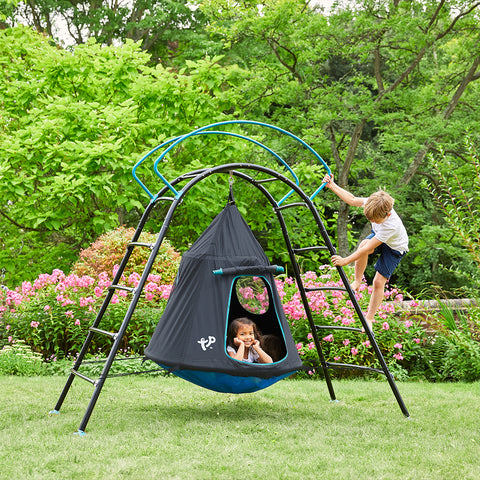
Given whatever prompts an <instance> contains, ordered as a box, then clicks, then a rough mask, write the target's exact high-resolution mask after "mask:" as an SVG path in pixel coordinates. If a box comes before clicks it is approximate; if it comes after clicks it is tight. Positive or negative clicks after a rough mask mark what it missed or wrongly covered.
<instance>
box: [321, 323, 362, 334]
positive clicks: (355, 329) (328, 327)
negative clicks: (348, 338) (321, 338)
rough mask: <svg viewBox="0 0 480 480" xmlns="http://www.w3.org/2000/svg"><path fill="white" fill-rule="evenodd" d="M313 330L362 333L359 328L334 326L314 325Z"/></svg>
mask: <svg viewBox="0 0 480 480" xmlns="http://www.w3.org/2000/svg"><path fill="white" fill-rule="evenodd" d="M315 329H316V330H317V331H318V330H347V331H349V332H360V333H362V332H363V330H362V329H361V328H356V327H339V326H336V325H315Z"/></svg>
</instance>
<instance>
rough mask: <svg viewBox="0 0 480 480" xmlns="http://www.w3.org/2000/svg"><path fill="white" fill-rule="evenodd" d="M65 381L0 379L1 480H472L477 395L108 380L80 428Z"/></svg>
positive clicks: (412, 388) (80, 397)
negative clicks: (212, 387)
mask: <svg viewBox="0 0 480 480" xmlns="http://www.w3.org/2000/svg"><path fill="white" fill-rule="evenodd" d="M65 381H66V377H65V378H63V377H33V378H22V377H0V392H1V393H0V478H1V479H2V480H3V479H5V480H7V479H8V480H16V479H21V480H27V479H28V480H36V479H49V480H50V479H51V480H61V479H79V480H83V479H85V480H94V479H102V480H104V479H139V480H149V479H157V480H161V479H229V480H231V479H233V480H236V479H269V480H270V479H275V480H276V479H301V480H304V479H327V480H330V479H332V480H333V479H340V480H345V479H360V480H361V479H389V480H392V479H402V480H405V479H415V480H421V479H428V480H431V479H435V480H439V479H445V480H447V479H448V480H457V479H461V480H463V479H472V480H473V479H475V480H478V478H480V383H474V384H458V383H455V384H454V383H450V384H428V383H401V384H399V389H400V392H401V394H402V396H403V399H404V401H405V403H406V405H407V408H408V409H409V411H410V414H411V418H410V419H405V418H404V416H403V415H402V413H401V411H400V409H399V408H398V405H397V402H396V400H395V398H394V396H393V394H392V392H391V390H390V387H389V386H388V383H387V382H386V381H336V382H334V387H335V391H336V393H337V397H338V398H339V400H340V401H339V402H338V403H336V402H330V401H329V396H328V392H327V388H326V385H325V383H324V382H322V381H316V382H315V381H309V380H284V381H281V382H279V383H277V384H275V385H274V386H272V387H270V388H267V389H265V390H262V391H260V392H257V393H253V394H244V395H227V394H221V393H215V392H211V391H208V390H204V389H202V388H200V387H197V386H195V385H191V384H190V383H188V382H185V381H183V380H180V379H177V378H170V377H169V378H164V377H158V378H155V377H137V376H133V377H122V378H114V379H109V380H108V381H107V382H106V384H105V387H104V388H103V391H102V393H101V395H100V398H99V401H98V403H97V405H96V407H95V410H94V412H93V414H92V417H91V419H90V422H89V424H88V427H87V435H85V436H83V437H81V436H78V435H74V434H73V433H74V432H75V431H76V430H77V429H78V426H79V424H80V421H81V420H82V417H83V415H84V413H85V409H86V407H87V404H88V401H89V399H90V396H91V393H92V389H93V387H92V386H91V385H90V384H88V383H87V382H84V381H82V380H80V379H76V380H75V381H74V383H73V386H72V388H71V389H70V392H69V394H68V396H67V398H66V400H65V402H64V404H63V407H62V409H61V412H60V414H59V415H54V416H49V415H48V411H49V410H51V409H53V408H54V406H55V403H56V401H57V399H58V396H59V394H60V392H61V390H62V388H63V385H64V384H65Z"/></svg>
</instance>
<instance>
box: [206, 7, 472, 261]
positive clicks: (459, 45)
mask: <svg viewBox="0 0 480 480" xmlns="http://www.w3.org/2000/svg"><path fill="white" fill-rule="evenodd" d="M204 5H205V7H203V8H204V10H205V11H206V12H208V14H209V15H210V16H211V18H212V25H211V28H212V29H213V30H214V31H215V32H216V33H217V34H223V35H224V36H225V38H226V40H227V41H228V42H227V44H232V45H234V44H237V45H238V47H237V48H241V45H247V46H249V45H250V44H252V43H253V42H256V43H257V47H256V49H253V50H252V55H251V56H250V57H249V62H248V68H249V70H250V71H251V72H252V75H251V77H250V79H249V81H248V82H245V84H244V85H243V86H242V88H243V91H245V92H248V95H245V96H244V97H243V102H241V101H240V102H239V103H238V109H239V110H241V111H242V112H243V114H251V113H253V114H254V115H267V116H268V117H269V118H271V119H273V120H274V123H275V122H276V123H278V124H280V125H282V126H284V127H285V128H286V129H288V130H291V131H294V132H299V133H301V135H302V137H303V138H304V139H306V140H307V141H309V142H310V143H311V144H312V145H313V146H314V147H316V149H317V150H318V151H319V152H320V153H321V154H322V155H324V156H325V158H327V159H328V160H329V161H331V162H333V164H334V169H335V173H336V177H337V181H338V182H339V184H340V185H341V186H343V187H346V188H351V187H355V188H356V193H357V194H360V195H361V194H364V195H367V194H369V193H370V191H371V189H372V188H376V187H378V183H380V182H382V183H380V185H382V184H383V185H384V186H385V187H387V189H390V190H394V191H395V190H398V191H397V192H396V196H399V201H400V202H402V201H404V199H403V198H402V194H403V193H406V192H407V189H406V186H407V185H408V184H409V183H410V181H411V180H412V178H413V176H414V175H415V173H416V172H417V171H418V168H419V167H420V166H421V165H422V164H423V161H424V158H425V153H426V152H427V151H428V150H429V149H431V148H433V147H434V146H435V145H436V144H438V143H440V142H446V141H448V142H450V143H451V144H452V145H453V144H454V140H455V135H456V134H458V129H459V123H458V121H459V119H460V118H462V119H465V118H466V117H467V118H468V121H470V122H473V123H475V122H476V119H474V118H472V116H471V115H470V114H469V113H468V112H466V110H468V109H464V108H463V106H461V104H460V98H463V97H464V96H467V94H468V93H469V92H468V91H467V90H468V88H469V87H470V85H471V84H472V82H474V81H475V80H477V79H478V78H479V74H478V65H479V62H480V56H479V55H478V49H477V48H476V46H477V42H478V31H479V30H478V24H477V22H476V17H475V15H476V13H477V11H478V8H479V5H480V3H479V2H465V1H455V2H445V1H442V2H437V1H424V2H409V1H398V0H397V1H383V2H373V1H371V0H363V1H354V2H353V1H349V2H341V1H340V2H335V4H334V5H333V7H332V9H331V11H330V13H329V15H328V17H327V16H325V15H324V14H323V13H322V12H321V11H319V10H318V9H316V8H310V6H309V4H308V2H304V1H300V0H288V1H275V0H273V1H265V2H261V3H259V2H254V3H243V4H235V5H233V4H231V3H230V2H226V1H223V0H208V1H206V2H204ZM259 11H260V12H261V14H260V15H259ZM258 45H261V46H262V47H263V48H260V47H259V46H258ZM470 98H471V97H469V99H470ZM459 109H460V110H461V111H460V112H458V110H459ZM419 125H422V128H421V129H420V128H418V126H419ZM456 148H459V147H458V145H457V146H456ZM374 178H375V181H372V180H373V179H374ZM375 184H377V186H376V187H375V186H374V185H375ZM349 214H350V212H349V209H348V206H346V205H344V204H341V205H340V206H339V210H338V217H337V219H338V220H337V234H338V246H339V250H340V252H342V253H346V252H347V251H348V248H349V241H348V240H349V235H348V224H349V222H351V218H350V217H349Z"/></svg>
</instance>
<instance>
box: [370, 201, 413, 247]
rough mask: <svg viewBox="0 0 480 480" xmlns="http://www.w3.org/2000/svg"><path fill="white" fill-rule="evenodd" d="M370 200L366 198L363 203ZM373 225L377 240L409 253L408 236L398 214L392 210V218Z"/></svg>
mask: <svg viewBox="0 0 480 480" xmlns="http://www.w3.org/2000/svg"><path fill="white" fill-rule="evenodd" d="M367 200H368V199H367V198H365V199H364V200H363V203H364V204H365V202H366V201H367ZM371 224H372V230H373V233H375V238H376V239H377V240H380V241H381V242H382V243H386V244H387V245H388V246H389V247H390V248H391V249H393V250H396V251H397V252H400V253H401V254H404V253H406V252H408V234H407V231H406V230H405V227H404V225H403V223H402V220H401V218H400V217H399V216H398V215H397V212H395V210H394V209H393V208H392V211H391V212H390V216H389V217H388V218H387V219H386V220H385V221H384V222H383V223H374V222H371Z"/></svg>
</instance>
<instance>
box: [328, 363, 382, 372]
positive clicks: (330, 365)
mask: <svg viewBox="0 0 480 480" xmlns="http://www.w3.org/2000/svg"><path fill="white" fill-rule="evenodd" d="M326 364H327V367H328V368H340V369H343V368H350V369H352V370H363V371H367V372H377V373H382V374H385V372H384V371H383V370H380V369H379V368H372V367H364V366H363V365H353V364H351V363H331V362H326Z"/></svg>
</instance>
